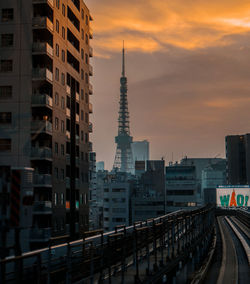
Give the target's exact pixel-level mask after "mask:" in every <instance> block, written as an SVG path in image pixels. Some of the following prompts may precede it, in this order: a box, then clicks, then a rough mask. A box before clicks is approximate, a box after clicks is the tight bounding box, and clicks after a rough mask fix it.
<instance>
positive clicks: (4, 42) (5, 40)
mask: <svg viewBox="0 0 250 284" xmlns="http://www.w3.org/2000/svg"><path fill="white" fill-rule="evenodd" d="M1 46H2V47H10V46H13V34H2V35H1Z"/></svg>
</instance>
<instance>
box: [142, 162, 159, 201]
mask: <svg viewBox="0 0 250 284" xmlns="http://www.w3.org/2000/svg"><path fill="white" fill-rule="evenodd" d="M164 171H165V161H164V160H149V161H147V167H146V172H145V174H144V175H143V176H142V182H143V186H144V189H145V190H151V191H154V192H155V195H162V196H164V195H165V172H164Z"/></svg>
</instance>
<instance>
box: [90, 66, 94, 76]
mask: <svg viewBox="0 0 250 284" xmlns="http://www.w3.org/2000/svg"><path fill="white" fill-rule="evenodd" d="M89 76H93V66H92V65H90V64H89Z"/></svg>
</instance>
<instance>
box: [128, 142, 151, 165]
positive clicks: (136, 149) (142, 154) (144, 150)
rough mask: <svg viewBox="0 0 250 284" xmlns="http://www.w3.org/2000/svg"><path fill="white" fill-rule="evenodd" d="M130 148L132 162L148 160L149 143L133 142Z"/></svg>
mask: <svg viewBox="0 0 250 284" xmlns="http://www.w3.org/2000/svg"><path fill="white" fill-rule="evenodd" d="M131 147H132V154H133V158H134V161H147V160H149V142H148V141H147V140H143V141H134V142H133V143H132V145H131Z"/></svg>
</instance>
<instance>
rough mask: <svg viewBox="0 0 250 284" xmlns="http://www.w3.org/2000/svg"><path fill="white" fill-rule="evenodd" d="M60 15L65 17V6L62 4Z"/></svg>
mask: <svg viewBox="0 0 250 284" xmlns="http://www.w3.org/2000/svg"><path fill="white" fill-rule="evenodd" d="M62 14H63V16H64V17H65V5H64V4H62Z"/></svg>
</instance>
